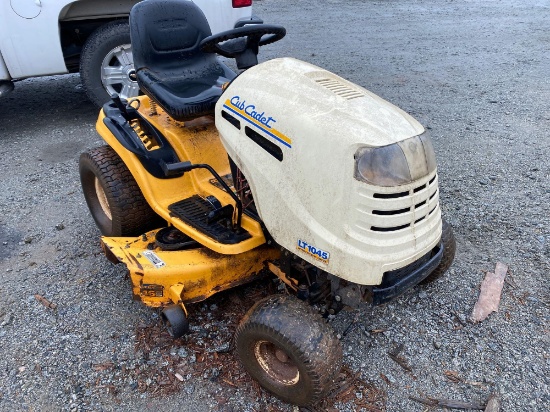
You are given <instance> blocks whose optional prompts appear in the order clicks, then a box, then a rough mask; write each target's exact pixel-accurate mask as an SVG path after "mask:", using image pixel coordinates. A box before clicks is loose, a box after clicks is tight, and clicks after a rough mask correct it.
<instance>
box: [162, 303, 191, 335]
mask: <svg viewBox="0 0 550 412" xmlns="http://www.w3.org/2000/svg"><path fill="white" fill-rule="evenodd" d="M162 320H163V322H164V325H165V326H166V329H167V330H168V333H169V334H170V336H172V337H173V338H174V339H177V338H181V337H182V336H183V335H185V334H186V333H187V332H188V331H189V321H188V320H187V316H186V315H185V312H184V311H183V309H182V308H181V306H179V305H170V306H167V307H165V308H164V309H163V310H162Z"/></svg>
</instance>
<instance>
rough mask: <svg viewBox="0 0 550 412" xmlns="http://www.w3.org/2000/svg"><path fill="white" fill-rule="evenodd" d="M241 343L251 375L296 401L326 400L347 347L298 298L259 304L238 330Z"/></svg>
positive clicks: (242, 356) (275, 298) (239, 348)
mask: <svg viewBox="0 0 550 412" xmlns="http://www.w3.org/2000/svg"><path fill="white" fill-rule="evenodd" d="M235 343H236V348H237V353H238V355H239V358H240V359H241V362H242V363H243V365H244V367H245V368H246V370H247V371H248V373H250V375H252V377H253V378H254V379H256V380H257V381H258V382H259V383H260V384H261V385H262V386H263V387H264V388H265V389H267V390H269V391H270V392H272V393H274V394H275V395H276V396H277V397H279V398H281V399H282V400H284V401H286V402H289V403H292V404H295V405H300V406H305V405H310V404H313V403H315V402H317V401H318V400H320V399H321V398H322V397H323V396H324V395H325V394H326V392H327V391H328V389H329V388H330V386H331V384H332V382H333V379H334V378H335V377H336V375H337V374H338V372H339V371H340V368H341V366H342V348H341V346H340V341H339V340H338V338H337V337H336V336H335V335H334V331H333V330H332V328H331V327H330V326H329V325H328V324H327V323H326V321H325V320H324V319H323V318H322V317H321V316H320V315H319V314H318V313H317V312H315V311H314V310H313V309H312V308H311V307H310V306H309V305H308V304H307V303H305V302H303V301H301V300H298V299H297V298H295V297H293V296H283V295H276V296H270V297H268V298H266V299H263V300H261V301H259V302H258V303H256V304H255V305H254V306H253V307H252V308H251V309H250V311H249V312H248V313H247V314H246V315H245V317H244V318H243V320H242V321H241V324H240V325H239V327H238V328H237V332H236V335H235Z"/></svg>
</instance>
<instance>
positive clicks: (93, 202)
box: [80, 146, 163, 236]
mask: <svg viewBox="0 0 550 412" xmlns="http://www.w3.org/2000/svg"><path fill="white" fill-rule="evenodd" d="M80 181H81V183H82V191H83V192H84V197H85V199H86V203H87V204H88V208H89V209H90V212H91V214H92V217H93V218H94V220H95V222H96V224H97V227H98V228H99V230H100V231H101V233H102V234H103V235H104V236H137V235H141V234H143V233H145V232H147V231H148V230H152V229H155V228H158V227H160V226H163V221H162V220H161V218H160V217H159V216H158V215H157V214H155V212H153V210H152V209H151V207H149V204H148V203H147V201H146V200H145V198H144V197H143V194H142V193H141V190H140V189H139V186H138V185H137V183H136V181H135V180H134V177H133V176H132V174H131V173H130V171H129V170H128V168H127V167H126V165H125V164H124V162H123V161H122V159H121V158H120V157H119V156H118V155H117V153H116V152H115V151H114V150H113V149H112V148H111V147H109V146H101V147H97V148H95V149H91V150H89V151H87V152H85V153H82V155H80Z"/></svg>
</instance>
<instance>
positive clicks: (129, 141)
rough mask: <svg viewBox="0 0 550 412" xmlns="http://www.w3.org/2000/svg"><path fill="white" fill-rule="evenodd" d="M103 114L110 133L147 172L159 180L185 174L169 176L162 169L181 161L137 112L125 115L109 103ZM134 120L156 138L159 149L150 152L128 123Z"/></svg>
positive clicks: (160, 135) (159, 134) (157, 132)
mask: <svg viewBox="0 0 550 412" xmlns="http://www.w3.org/2000/svg"><path fill="white" fill-rule="evenodd" d="M103 112H104V113H105V118H104V119H103V123H104V124H105V126H107V128H108V129H109V131H110V132H111V133H112V134H113V136H114V137H115V138H116V139H117V140H118V142H119V143H120V144H121V145H122V146H124V148H125V149H126V150H128V151H130V152H132V153H133V154H135V155H136V156H137V158H138V159H139V161H140V162H141V164H142V165H143V167H144V168H145V170H147V172H149V173H150V174H151V175H153V176H154V177H156V178H158V179H170V178H174V177H180V176H181V175H182V174H183V173H176V174H173V175H170V176H167V175H166V174H165V173H164V170H163V169H162V164H163V163H168V164H170V163H178V162H180V159H179V158H178V155H177V154H176V152H175V151H174V149H173V148H172V146H171V145H170V143H169V142H168V140H167V139H166V138H165V137H164V135H163V134H162V133H161V132H160V131H159V130H158V129H156V128H155V127H154V126H153V125H152V124H151V123H149V122H148V121H147V120H146V119H145V118H143V117H142V116H141V115H139V113H138V112H137V111H129V112H125V113H123V112H122V111H121V110H120V108H118V107H117V106H116V104H115V102H109V103H106V104H105V105H104V106H103ZM133 119H137V120H138V121H139V122H140V126H141V128H142V129H143V130H144V131H145V132H146V133H147V134H151V135H153V136H154V138H155V140H156V141H157V142H158V144H159V148H158V149H155V150H151V151H149V150H147V149H146V148H145V146H144V145H143V142H142V141H141V139H140V138H139V136H138V135H137V133H136V132H135V130H134V129H132V127H131V126H130V124H129V123H128V121H129V120H133Z"/></svg>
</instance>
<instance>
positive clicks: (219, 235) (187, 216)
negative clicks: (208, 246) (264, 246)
mask: <svg viewBox="0 0 550 412" xmlns="http://www.w3.org/2000/svg"><path fill="white" fill-rule="evenodd" d="M214 209H215V208H214V206H213V205H212V204H211V203H210V202H208V201H207V200H205V199H203V198H202V197H200V196H198V195H194V196H191V197H189V198H187V199H183V200H180V201H179V202H176V203H172V204H171V205H170V206H168V210H169V211H170V214H171V215H172V216H174V217H177V218H178V219H180V220H181V221H183V222H185V223H187V224H188V225H189V226H192V227H193V228H195V229H197V230H199V231H200V232H202V233H204V234H205V235H207V236H208V237H211V238H212V239H214V240H215V241H217V242H219V243H223V244H227V245H232V244H235V243H240V242H242V241H243V240H246V239H249V238H251V237H252V236H251V235H250V233H248V232H247V231H246V230H245V229H243V228H241V229H240V231H239V232H238V233H237V232H235V231H234V230H233V229H232V228H228V227H226V226H225V225H223V224H222V223H220V222H212V223H208V214H209V213H210V212H211V211H213V210H214Z"/></svg>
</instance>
